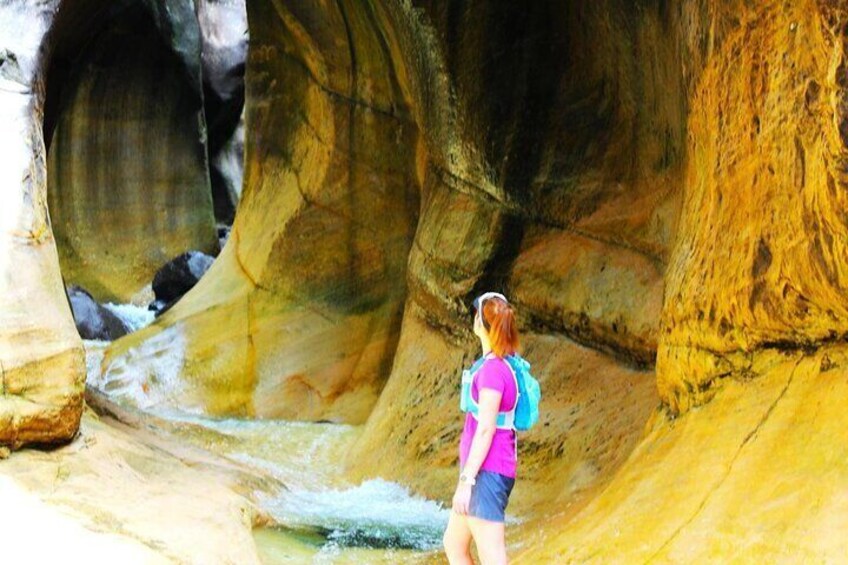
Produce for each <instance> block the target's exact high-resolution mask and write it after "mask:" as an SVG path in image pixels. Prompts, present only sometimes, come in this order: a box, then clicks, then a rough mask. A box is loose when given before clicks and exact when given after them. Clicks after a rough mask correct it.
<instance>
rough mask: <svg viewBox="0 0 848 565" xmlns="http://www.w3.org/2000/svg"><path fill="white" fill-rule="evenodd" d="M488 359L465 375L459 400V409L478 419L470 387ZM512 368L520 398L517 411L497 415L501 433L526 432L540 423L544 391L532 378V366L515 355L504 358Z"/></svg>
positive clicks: (516, 405) (475, 364) (480, 360)
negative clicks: (540, 409)
mask: <svg viewBox="0 0 848 565" xmlns="http://www.w3.org/2000/svg"><path fill="white" fill-rule="evenodd" d="M486 359H487V356H483V357H481V358H480V359H478V360H477V361H475V363H474V365H472V366H471V369H466V370H464V371H463V372H462V389H461V393H460V397H459V409H460V410H462V411H463V412H471V415H472V416H474V418H475V419H477V413H478V410H479V406H478V405H477V402H475V401H474V398H473V397H472V396H471V383H472V381H473V379H474V374H475V373H476V372H477V371H478V370H479V369H480V367H482V366H483V362H484V361H485V360H486ZM504 361H506V363H507V366H509V368H510V371H511V372H512V376H513V377H514V378H515V384H516V391H517V392H518V398H517V400H516V402H515V407H514V408H513V409H512V410H510V411H508V412H498V419H497V422H496V425H497V427H498V428H499V429H506V430H518V431H522V432H523V431H527V430H529V429H530V428H532V427H533V425H534V424H535V423H536V422H537V421H538V420H539V401H540V400H541V398H542V389H541V387H540V386H539V381H537V380H536V379H535V378H534V377H533V375H532V374H530V363H528V362H527V361H526V360H525V359H524V358H523V357H521V356H520V355H518V354H517V353H516V354H513V355H509V356H507V357H504Z"/></svg>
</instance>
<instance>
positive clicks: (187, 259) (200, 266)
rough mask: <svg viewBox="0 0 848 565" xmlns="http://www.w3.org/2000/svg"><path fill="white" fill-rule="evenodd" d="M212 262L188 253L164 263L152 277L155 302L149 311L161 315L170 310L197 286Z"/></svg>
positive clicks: (207, 258)
mask: <svg viewBox="0 0 848 565" xmlns="http://www.w3.org/2000/svg"><path fill="white" fill-rule="evenodd" d="M214 260H215V258H214V257H211V256H210V255H207V254H205V253H201V252H200V251H188V252H186V253H183V254H182V255H180V256H179V257H176V258H174V259H171V260H170V261H168V262H167V263H165V265H164V266H163V267H162V268H161V269H159V271H157V272H156V276H155V277H153V293H154V294H155V295H156V300H154V301H153V302H152V303H151V305H150V307H151V308H150V309H151V310H156V311H157V312H158V313H163V312H164V311H165V310H167V309H168V308H170V306H171V305H172V304H173V303H174V302H176V301H177V300H179V299H180V297H182V296H183V295H184V294H185V293H187V292H188V291H189V290H191V288H192V287H193V286H194V285H196V284H197V281H199V280H200V277H202V276H203V275H204V273H206V271H208V270H209V267H211V266H212V262H213V261H214Z"/></svg>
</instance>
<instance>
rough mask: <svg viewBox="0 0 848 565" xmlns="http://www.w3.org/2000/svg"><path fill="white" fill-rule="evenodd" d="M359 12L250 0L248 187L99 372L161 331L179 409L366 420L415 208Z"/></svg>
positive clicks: (407, 156) (124, 363)
mask: <svg viewBox="0 0 848 565" xmlns="http://www.w3.org/2000/svg"><path fill="white" fill-rule="evenodd" d="M369 10H370V8H369V7H368V6H367V5H366V4H360V3H351V4H350V5H349V6H348V5H344V6H342V7H336V6H333V7H332V8H328V7H322V6H311V5H300V4H298V5H295V6H292V7H283V6H280V5H277V4H272V3H258V4H256V5H251V6H250V12H249V17H250V19H251V22H252V23H251V26H252V27H251V52H250V60H249V66H248V76H247V92H248V97H249V98H250V99H251V100H252V101H253V102H252V103H251V104H249V105H248V108H247V114H246V120H247V131H248V137H249V138H250V141H249V142H248V146H247V157H246V164H247V165H246V168H245V177H246V179H247V180H246V185H245V191H244V193H243V196H242V201H241V203H240V205H239V210H238V214H237V217H236V221H235V224H234V226H233V231H232V235H231V237H230V240H229V243H228V245H227V246H226V248H225V249H224V250H223V251H222V253H221V256H220V257H219V259H218V261H217V262H216V263H215V264H214V266H213V267H212V270H211V271H210V272H209V273H208V274H207V275H206V277H205V278H204V279H203V280H202V281H201V283H200V284H199V285H198V286H197V287H196V288H195V289H194V290H193V291H192V292H191V293H190V294H189V295H188V296H187V297H186V298H185V300H183V301H181V302H180V304H178V305H177V306H176V307H175V308H174V309H173V310H171V311H170V312H169V313H168V314H167V315H166V316H165V317H164V318H162V319H161V321H160V322H159V323H158V324H157V326H155V327H153V328H150V329H149V330H148V331H146V332H144V333H141V334H138V335H135V336H131V337H130V338H128V339H127V340H123V341H121V342H119V343H117V344H115V346H114V347H113V348H112V349H111V350H110V351H109V353H108V354H107V356H106V359H105V360H104V367H105V370H106V371H116V370H117V371H122V370H124V367H127V369H126V370H127V371H133V370H138V365H137V364H135V361H134V360H135V359H136V357H135V356H134V353H133V351H134V350H137V349H138V348H141V349H142V350H143V349H144V348H146V347H150V343H151V340H155V339H156V337H155V336H156V335H157V334H158V333H159V332H160V331H161V330H162V328H164V327H168V328H169V331H174V332H178V333H179V335H181V336H183V338H184V340H183V341H182V342H181V343H183V342H184V343H185V347H184V348H183V349H181V350H180V351H179V352H176V353H177V354H176V355H175V356H176V357H177V359H178V360H177V364H178V366H179V371H180V379H181V381H183V382H185V383H187V387H186V388H187V389H186V390H185V391H184V392H183V393H181V394H180V395H179V397H177V398H176V399H175V402H176V403H178V404H182V405H192V406H199V407H201V408H202V409H204V410H206V411H209V412H211V413H216V414H221V413H228V414H245V415H256V416H263V417H282V418H294V419H331V420H334V421H345V422H362V421H364V420H365V418H366V417H367V416H368V414H369V412H370V410H371V408H372V407H373V405H374V403H375V402H376V399H377V396H378V394H379V391H380V389H381V387H382V383H383V382H384V381H385V379H386V377H387V375H388V370H389V367H390V364H391V360H392V356H393V354H394V350H395V345H396V342H397V332H398V328H399V324H400V320H401V315H402V308H403V301H404V298H405V293H406V283H405V280H404V273H405V269H406V262H407V257H408V252H409V248H410V245H411V243H412V235H413V231H414V229H415V219H416V217H417V214H418V205H419V203H418V187H417V185H416V183H415V178H414V175H415V152H414V150H415V147H416V139H417V129H416V126H415V124H414V122H413V121H412V118H411V117H410V115H409V113H408V110H407V107H406V103H405V102H404V100H403V97H402V93H401V91H400V89H399V87H398V85H397V82H396V80H395V79H394V77H393V74H392V71H391V66H390V65H391V60H390V55H391V53H390V52H389V51H387V48H386V46H385V45H383V44H381V42H380V41H379V36H378V35H377V34H376V30H375V27H374V26H375V23H374V22H372V21H371V17H372V15H371V13H370V11H369ZM319 21H320V22H322V23H321V26H327V27H326V29H325V28H324V27H321V26H317V24H316V22H319ZM305 26H306V27H305ZM312 26H316V27H312ZM336 41H344V42H346V43H345V44H346V46H347V47H346V48H345V49H343V50H339V49H338V46H337V44H336V43H335V42H336ZM145 344H147V345H145ZM167 347H171V346H170V345H167ZM172 350H173V348H171V351H172ZM172 352H173V351H172Z"/></svg>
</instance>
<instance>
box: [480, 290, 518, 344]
mask: <svg viewBox="0 0 848 565" xmlns="http://www.w3.org/2000/svg"><path fill="white" fill-rule="evenodd" d="M481 314H482V315H481V319H482V321H483V327H484V328H485V329H486V332H487V333H488V334H489V342H490V343H491V345H492V352H494V354H495V355H497V356H498V357H506V356H508V355H513V354H514V353H516V351H517V350H518V328H517V327H516V324H515V314H514V313H513V311H512V306H510V305H509V304H508V303H507V302H506V301H505V300H502V299H501V298H498V297H492V298H489V299H488V300H486V301H485V302H483V311H482V312H481Z"/></svg>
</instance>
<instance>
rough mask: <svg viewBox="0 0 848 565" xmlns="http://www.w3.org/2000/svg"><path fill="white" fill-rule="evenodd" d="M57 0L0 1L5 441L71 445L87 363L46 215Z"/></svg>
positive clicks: (0, 372)
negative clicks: (47, 61) (48, 68)
mask: <svg viewBox="0 0 848 565" xmlns="http://www.w3.org/2000/svg"><path fill="white" fill-rule="evenodd" d="M56 6H57V3H56V2H40V3H38V6H37V7H36V6H33V5H32V3H30V2H24V1H21V2H16V1H13V2H5V3H4V4H3V6H2V7H0V53H3V57H2V65H0V122H2V124H3V127H2V128H0V147H2V148H3V151H2V154H0V187H2V190H0V445H4V446H8V447H12V448H17V447H20V446H22V445H26V444H30V443H38V444H51V443H61V442H66V441H68V440H70V439H71V438H73V437H74V435H75V434H76V432H77V429H78V427H79V421H80V414H81V412H82V407H83V380H84V378H85V361H84V354H83V349H82V342H81V340H80V337H79V334H77V331H76V328H75V327H74V321H73V317H72V316H71V309H70V307H69V306H68V301H67V298H66V297H65V289H64V286H63V284H62V278H61V275H60V273H59V264H58V262H57V261H56V244H55V242H54V240H53V236H52V234H51V231H50V225H49V222H48V215H47V187H46V169H45V151H44V141H43V138H42V131H41V121H40V117H41V115H42V112H43V105H44V88H43V78H44V75H43V62H44V61H43V59H42V57H43V55H44V53H45V51H46V49H45V43H44V41H45V34H46V32H47V30H48V28H49V26H50V23H51V21H52V18H53V15H54V12H55V9H56Z"/></svg>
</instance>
